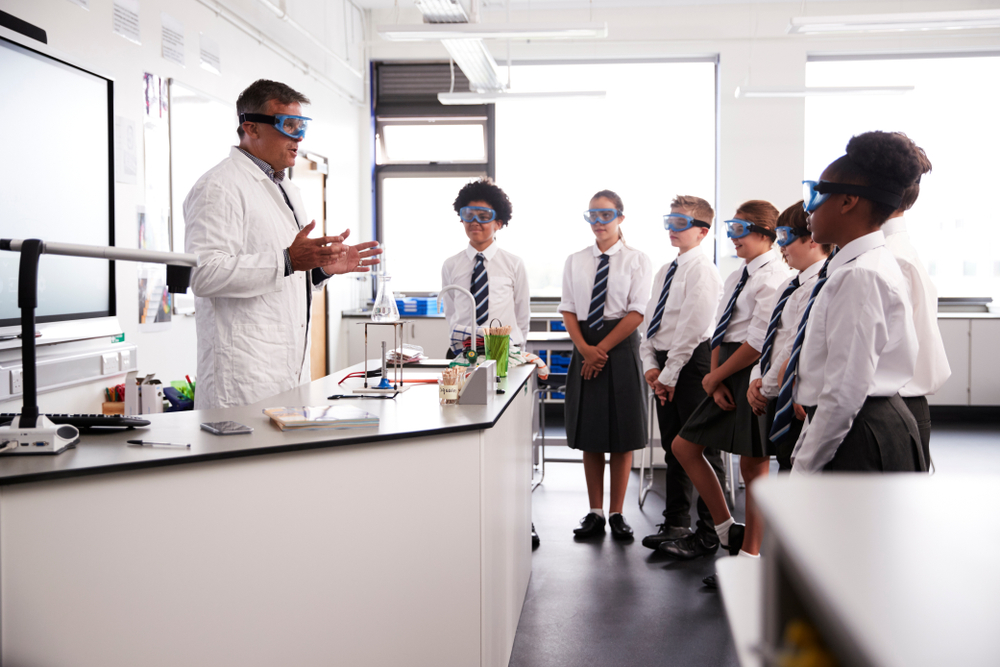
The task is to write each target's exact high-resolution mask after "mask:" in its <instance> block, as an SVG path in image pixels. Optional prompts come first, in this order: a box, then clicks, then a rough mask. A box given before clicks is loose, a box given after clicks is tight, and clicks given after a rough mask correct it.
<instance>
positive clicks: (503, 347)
mask: <svg viewBox="0 0 1000 667" xmlns="http://www.w3.org/2000/svg"><path fill="white" fill-rule="evenodd" d="M509 353H510V336H486V358H487V359H492V360H494V361H496V362H497V377H502V378H505V377H507V362H508V360H509V356H508V355H509Z"/></svg>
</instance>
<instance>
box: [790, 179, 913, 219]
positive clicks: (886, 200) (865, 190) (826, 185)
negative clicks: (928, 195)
mask: <svg viewBox="0 0 1000 667" xmlns="http://www.w3.org/2000/svg"><path fill="white" fill-rule="evenodd" d="M833 194H840V195H855V196H858V197H864V198H865V199H870V200H872V201H875V202H878V203H880V204H885V205H887V206H892V207H893V208H894V209H895V208H899V205H900V204H901V203H902V202H903V197H902V195H900V194H897V193H895V192H889V191H888V190H883V189H881V188H873V187H871V186H868V185H853V184H851V183H831V182H830V181H802V208H804V209H805V210H806V213H812V212H813V211H815V210H816V209H818V208H819V207H820V206H822V205H823V202H825V201H826V200H827V199H829V197H830V195H833Z"/></svg>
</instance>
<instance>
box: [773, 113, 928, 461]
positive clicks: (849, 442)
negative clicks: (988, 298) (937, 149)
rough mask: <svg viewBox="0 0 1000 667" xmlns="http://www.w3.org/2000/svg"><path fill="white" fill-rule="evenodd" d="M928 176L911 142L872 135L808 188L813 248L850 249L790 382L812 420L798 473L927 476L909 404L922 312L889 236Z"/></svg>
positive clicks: (838, 262) (809, 323)
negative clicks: (890, 223)
mask: <svg viewBox="0 0 1000 667" xmlns="http://www.w3.org/2000/svg"><path fill="white" fill-rule="evenodd" d="M920 169H921V167H920V163H919V161H918V160H917V158H916V156H915V155H914V153H913V151H912V150H911V149H910V147H909V145H908V144H907V142H906V141H905V140H904V139H903V138H901V137H899V136H898V135H895V134H892V133H889V132H866V133H864V134H861V135H858V136H856V137H853V138H852V139H851V141H850V142H849V143H848V144H847V154H846V155H844V156H842V157H840V158H838V159H837V160H835V161H834V162H832V163H831V164H830V166H828V167H827V168H826V170H825V171H824V172H823V174H822V176H820V180H819V182H818V183H813V182H812V181H807V182H806V188H807V190H808V196H807V197H806V199H805V201H806V210H807V211H809V213H810V216H809V228H810V229H811V230H812V234H813V239H814V240H815V241H816V242H818V243H833V244H835V245H837V246H838V247H839V248H840V250H839V251H838V252H837V254H836V255H835V256H834V257H833V259H831V260H830V263H829V265H828V266H827V270H826V278H825V280H824V278H823V276H821V277H820V280H819V281H818V282H817V287H816V289H814V291H813V294H814V296H813V297H811V298H813V305H812V307H811V308H808V309H807V313H806V316H807V320H806V326H805V329H804V331H803V333H804V336H803V338H804V342H803V343H802V345H801V353H799V351H798V350H795V349H793V352H792V357H791V359H790V360H789V364H788V369H787V370H786V372H785V377H784V378H783V381H782V384H783V388H784V385H785V384H787V383H789V382H791V381H792V380H793V379H794V385H793V386H794V400H795V403H798V404H800V405H802V406H804V407H805V409H806V412H807V414H808V415H809V420H808V421H807V422H806V424H805V426H804V427H803V429H802V433H801V435H800V436H799V439H798V442H797V443H796V445H795V450H794V451H793V453H792V466H793V467H792V474H798V473H816V472H821V471H831V470H835V471H871V472H889V471H926V470H927V462H926V459H925V457H924V455H923V449H922V448H921V446H920V436H919V433H918V431H917V424H916V421H915V420H914V418H913V415H912V413H910V411H909V410H908V409H907V408H906V405H905V404H904V403H903V400H902V398H901V397H900V396H899V390H900V389H901V388H902V387H904V386H905V385H906V384H907V383H908V382H909V381H910V380H911V379H912V378H913V371H914V368H915V367H916V361H917V347H918V341H917V335H916V331H915V330H914V327H913V309H912V308H911V306H910V299H909V296H908V294H907V289H906V281H905V279H904V278H903V274H902V272H901V271H900V270H899V264H898V263H897V262H896V260H895V259H894V258H893V256H892V253H891V252H890V251H889V249H888V248H887V247H886V245H885V235H884V234H883V233H882V230H881V227H882V225H883V224H884V223H885V221H886V220H888V218H889V216H890V215H892V213H893V212H894V211H895V210H896V209H898V208H899V206H900V203H901V200H902V194H903V192H904V191H905V190H906V188H908V187H909V186H910V185H911V184H913V183H914V182H915V181H916V180H917V177H918V176H919V175H920ZM796 347H797V346H796ZM797 354H798V357H797V359H796V355H797ZM796 361H797V368H796V363H795V362H796ZM796 373H797V377H796ZM781 400H782V399H781V398H780V397H779V403H780V402H781ZM778 410H779V413H778V414H776V415H775V426H776V427H777V426H778V419H779V416H780V411H781V410H782V406H781V405H779V407H778Z"/></svg>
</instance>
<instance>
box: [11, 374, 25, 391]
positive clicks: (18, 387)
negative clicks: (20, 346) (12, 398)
mask: <svg viewBox="0 0 1000 667" xmlns="http://www.w3.org/2000/svg"><path fill="white" fill-rule="evenodd" d="M10 393H11V394H23V393H24V378H22V377H21V369H20V368H14V369H12V370H11V372H10Z"/></svg>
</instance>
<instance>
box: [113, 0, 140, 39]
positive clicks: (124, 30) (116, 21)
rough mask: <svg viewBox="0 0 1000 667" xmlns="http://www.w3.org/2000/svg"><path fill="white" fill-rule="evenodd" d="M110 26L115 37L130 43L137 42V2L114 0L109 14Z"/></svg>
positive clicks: (137, 0) (133, 0)
mask: <svg viewBox="0 0 1000 667" xmlns="http://www.w3.org/2000/svg"><path fill="white" fill-rule="evenodd" d="M111 25H112V28H113V29H114V31H115V34H116V35H121V36H122V37H124V38H125V39H127V40H128V41H130V42H135V43H136V44H142V42H141V41H139V0H115V5H114V9H113V10H112V13H111Z"/></svg>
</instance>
